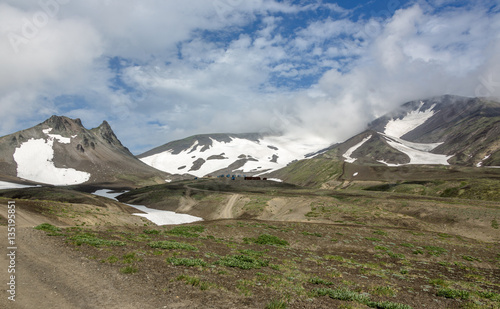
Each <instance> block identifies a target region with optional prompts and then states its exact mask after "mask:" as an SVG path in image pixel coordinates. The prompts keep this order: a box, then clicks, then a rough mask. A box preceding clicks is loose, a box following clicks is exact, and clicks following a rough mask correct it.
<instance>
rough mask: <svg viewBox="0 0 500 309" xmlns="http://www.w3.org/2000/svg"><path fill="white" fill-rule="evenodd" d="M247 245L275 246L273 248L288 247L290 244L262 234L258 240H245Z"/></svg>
mask: <svg viewBox="0 0 500 309" xmlns="http://www.w3.org/2000/svg"><path fill="white" fill-rule="evenodd" d="M243 240H244V241H245V242H247V243H251V242H252V243H255V244H259V245H273V246H288V245H289V243H288V241H286V240H283V239H280V238H278V237H277V236H274V235H269V234H261V235H259V237H257V238H244V239H243Z"/></svg>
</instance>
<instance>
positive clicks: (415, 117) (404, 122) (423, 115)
mask: <svg viewBox="0 0 500 309" xmlns="http://www.w3.org/2000/svg"><path fill="white" fill-rule="evenodd" d="M423 105H424V102H420V106H419V108H418V109H417V110H414V111H411V112H409V113H407V114H406V116H405V117H403V118H402V119H391V120H390V121H389V122H388V123H387V125H386V126H385V130H384V133H385V134H386V135H389V136H394V137H398V138H399V137H401V136H403V135H405V134H406V133H408V132H411V131H413V130H414V129H416V128H418V127H419V126H421V125H422V124H424V123H425V122H426V121H427V120H428V119H429V118H431V117H432V116H434V111H433V109H434V107H436V104H434V105H432V106H431V107H430V108H429V109H427V110H425V111H420V109H421V108H422V106H423Z"/></svg>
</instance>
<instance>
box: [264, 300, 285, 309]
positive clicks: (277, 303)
mask: <svg viewBox="0 0 500 309" xmlns="http://www.w3.org/2000/svg"><path fill="white" fill-rule="evenodd" d="M287 306H288V305H287V303H286V302H285V301H283V300H280V299H273V300H271V301H270V302H269V303H268V304H267V305H266V309H286V307H287Z"/></svg>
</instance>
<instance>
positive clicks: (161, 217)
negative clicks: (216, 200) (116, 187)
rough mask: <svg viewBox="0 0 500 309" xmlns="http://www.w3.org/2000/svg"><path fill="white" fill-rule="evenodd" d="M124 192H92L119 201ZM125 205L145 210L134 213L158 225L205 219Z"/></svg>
mask: <svg viewBox="0 0 500 309" xmlns="http://www.w3.org/2000/svg"><path fill="white" fill-rule="evenodd" d="M123 193H124V192H119V193H111V191H110V190H108V189H102V190H97V191H95V192H94V193H92V194H94V195H98V196H104V197H107V198H109V199H112V200H115V201H118V200H117V199H116V197H117V196H118V195H120V194H123ZM125 205H128V206H131V207H134V208H135V209H137V210H140V211H142V212H145V213H135V214H133V215H135V216H140V217H144V218H146V219H148V220H149V221H151V222H153V223H154V224H156V225H167V224H184V223H191V222H197V221H203V219H202V218H200V217H195V216H191V215H187V214H179V213H175V212H173V211H166V210H158V209H153V208H148V207H146V206H142V205H131V204H125Z"/></svg>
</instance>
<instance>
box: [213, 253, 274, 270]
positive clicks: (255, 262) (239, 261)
mask: <svg viewBox="0 0 500 309" xmlns="http://www.w3.org/2000/svg"><path fill="white" fill-rule="evenodd" d="M216 264H218V265H222V266H227V267H236V268H240V269H253V268H256V269H259V268H261V267H266V266H269V261H268V260H264V259H261V258H257V257H252V256H248V255H242V254H240V255H227V256H225V257H223V258H221V259H220V260H218V261H217V262H216Z"/></svg>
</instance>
